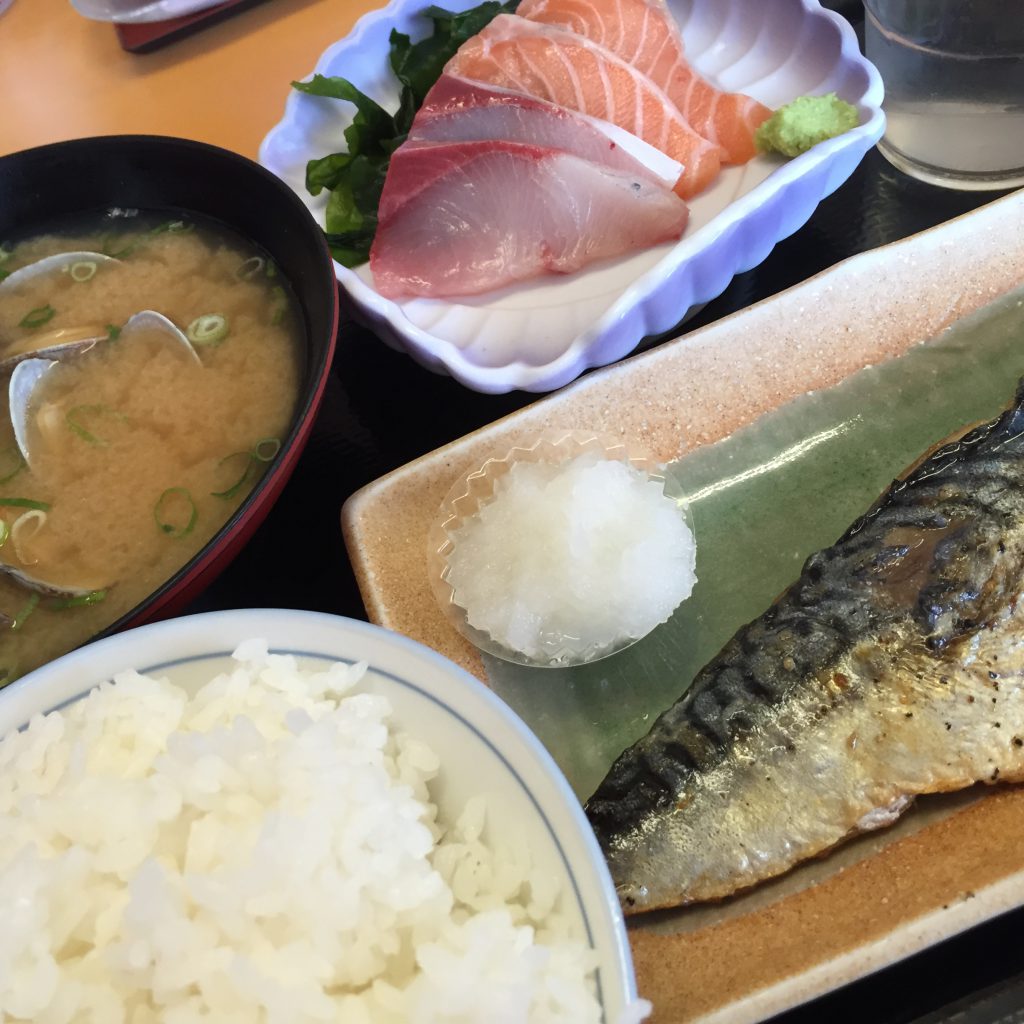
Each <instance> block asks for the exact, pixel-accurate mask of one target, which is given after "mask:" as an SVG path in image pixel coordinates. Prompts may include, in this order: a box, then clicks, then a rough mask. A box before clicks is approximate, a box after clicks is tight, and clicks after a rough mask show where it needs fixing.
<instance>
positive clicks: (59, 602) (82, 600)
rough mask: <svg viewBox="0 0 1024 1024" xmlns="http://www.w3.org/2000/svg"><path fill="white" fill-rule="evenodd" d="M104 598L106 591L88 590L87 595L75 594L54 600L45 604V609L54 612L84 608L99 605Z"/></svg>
mask: <svg viewBox="0 0 1024 1024" xmlns="http://www.w3.org/2000/svg"><path fill="white" fill-rule="evenodd" d="M106 596H107V592H106V590H90V591H89V592H88V593H87V594H76V595H75V596H74V597H58V598H54V600H52V601H48V602H47V604H46V607H47V608H48V609H50V610H51V611H55V612H60V611H63V610H64V609H65V608H85V607H86V606H87V605H90V604H99V603H100V601H102V600H103V599H104V598H105V597H106Z"/></svg>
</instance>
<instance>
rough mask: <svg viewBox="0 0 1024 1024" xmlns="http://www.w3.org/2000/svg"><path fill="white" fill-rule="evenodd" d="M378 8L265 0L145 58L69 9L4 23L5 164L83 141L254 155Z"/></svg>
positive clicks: (39, 7)
mask: <svg viewBox="0 0 1024 1024" xmlns="http://www.w3.org/2000/svg"><path fill="white" fill-rule="evenodd" d="M376 6H380V2H379V0H267V2H266V3H263V4H259V5H257V6H256V7H252V8H250V9H248V10H244V11H241V12H239V13H238V14H236V15H234V16H232V17H230V18H228V19H226V20H225V21H222V22H220V23H219V24H215V25H212V26H210V27H209V28H204V29H202V30H201V31H199V32H197V33H196V34H195V35H192V36H189V37H188V38H186V39H182V40H179V41H178V42H174V43H170V44H169V45H167V46H166V47H164V48H163V49H160V50H156V51H154V52H153V53H148V54H133V53H127V52H126V51H124V50H123V49H121V46H120V43H119V42H118V38H117V35H116V33H115V30H114V28H113V26H111V25H109V24H105V23H103V22H97V21H89V20H88V19H86V18H83V17H82V16H81V15H80V14H78V13H77V12H76V11H75V9H74V8H73V7H72V6H71V4H70V3H69V2H68V0H14V5H13V6H12V7H11V8H10V9H9V10H8V11H7V13H5V14H3V15H0V97H3V100H2V105H0V153H13V152H16V151H17V150H20V149H27V148H28V147H30V146H39V145H43V144H45V143H48V142H58V141H60V140H62V139H73V138H80V137H82V136H86V135H109V134H119V135H120V134H131V133H143V134H154V135H178V136H182V137H184V138H190V139H198V140H200V141H202V142H210V143H214V144H215V145H219V146H224V147H225V148H227V149H232V150H235V151H236V152H238V153H242V154H244V155H245V156H248V157H253V158H255V156H256V151H257V149H258V148H259V144H260V142H261V141H262V139H263V136H264V135H266V133H267V132H268V131H269V130H270V129H271V128H272V127H273V126H274V125H275V124H276V123H277V122H278V121H279V120H280V118H281V115H282V113H283V111H284V103H285V99H286V97H287V95H288V89H289V85H288V83H289V82H291V81H292V80H293V79H296V78H302V77H304V76H305V75H306V74H307V73H308V72H310V71H312V69H313V65H314V64H315V63H316V60H317V58H318V57H319V56H320V54H321V52H322V51H323V50H324V49H326V48H327V46H328V44H330V43H332V42H334V41H335V40H337V39H340V38H341V37H342V36H344V35H346V34H347V33H348V32H349V31H350V29H351V28H352V26H353V25H354V24H355V22H356V19H357V18H359V17H360V16H361V15H362V14H364V13H365V12H366V11H368V10H370V9H371V8H373V7H376Z"/></svg>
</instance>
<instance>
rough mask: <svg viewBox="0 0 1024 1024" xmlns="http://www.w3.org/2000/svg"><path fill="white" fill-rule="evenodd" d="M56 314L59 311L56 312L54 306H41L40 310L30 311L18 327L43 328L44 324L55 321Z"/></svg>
mask: <svg viewBox="0 0 1024 1024" xmlns="http://www.w3.org/2000/svg"><path fill="white" fill-rule="evenodd" d="M56 312H57V310H55V309H54V308H53V306H51V305H50V304H49V303H47V304H46V305H45V306H39V307H38V308H36V309H33V310H30V311H29V312H28V313H26V314H25V316H24V317H23V318H22V321H21V323H20V324H18V326H19V327H42V326H43V324H45V323H49V321H50V320H52V319H53V315H54V313H56Z"/></svg>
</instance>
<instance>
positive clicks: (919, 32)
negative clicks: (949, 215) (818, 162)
mask: <svg viewBox="0 0 1024 1024" xmlns="http://www.w3.org/2000/svg"><path fill="white" fill-rule="evenodd" d="M864 7H865V28H864V34H865V51H866V54H867V57H868V59H869V60H870V61H872V63H874V64H875V66H876V67H877V68H878V70H879V72H881V75H882V80H883V81H884V82H885V103H884V109H885V114H886V119H887V126H886V130H885V137H884V138H883V139H882V141H881V142H880V143H879V144H878V148H879V149H880V150H881V151H882V153H883V154H884V155H885V156H886V157H887V158H888V159H889V161H890V162H891V163H893V164H894V165H895V166H896V167H898V168H900V170H902V171H906V172H907V173H908V174H912V175H914V176H915V177H917V178H921V179H923V180H925V181H930V182H933V183H935V184H938V185H946V186H949V187H951V188H963V189H990V188H1010V187H1013V186H1016V185H1021V184H1024V2H1022V0H864Z"/></svg>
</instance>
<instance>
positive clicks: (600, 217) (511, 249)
mask: <svg viewBox="0 0 1024 1024" xmlns="http://www.w3.org/2000/svg"><path fill="white" fill-rule="evenodd" d="M688 214H689V210H688V209H687V206H686V203H684V202H683V201H682V200H681V199H680V198H679V197H678V196H677V195H676V194H675V193H674V192H672V191H670V190H669V189H667V188H662V187H661V186H659V185H657V184H655V183H652V182H650V181H647V180H645V179H641V178H638V177H637V176H635V175H629V174H623V173H621V172H618V171H613V170H610V169H609V168H607V167H602V166H599V165H598V164H595V163H592V162H590V161H589V160H582V159H580V158H579V157H578V156H574V155H572V154H571V153H566V152H564V151H561V150H557V149H552V148H549V147H544V146H531V145H525V144H522V143H515V142H507V141H501V140H491V141H483V142H454V143H427V142H406V143H404V144H403V145H402V146H400V147H399V148H398V149H397V150H396V151H395V153H394V155H393V156H392V158H391V164H390V167H389V168H388V176H387V180H386V181H385V183H384V191H383V194H382V195H381V201H380V207H379V210H378V217H379V221H378V226H377V234H376V237H375V238H374V241H373V248H372V249H371V252H370V269H371V270H372V272H373V280H374V286H375V288H376V289H377V291H378V292H380V294H381V295H385V296H388V297H390V298H394V297H398V296H403V295H426V296H447V295H470V294H476V293H478V292H483V291H488V290H490V289H492V288H498V287H501V286H503V285H508V284H512V283H513V282H515V281H520V280H523V279H525V278H529V277H534V276H537V275H539V274H544V273H569V272H571V271H574V270H578V269H579V268H580V267H582V266H584V265H586V264H587V263H590V262H592V261H594V260H600V259H605V258H607V257H611V256H618V255H621V254H623V253H626V252H630V251H632V250H633V249H639V248H644V247H647V246H650V245H655V244H657V243H659V242H667V241H674V240H675V239H677V238H679V236H680V235H681V234H682V233H683V229H684V228H685V226H686V220H687V217H688Z"/></svg>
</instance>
